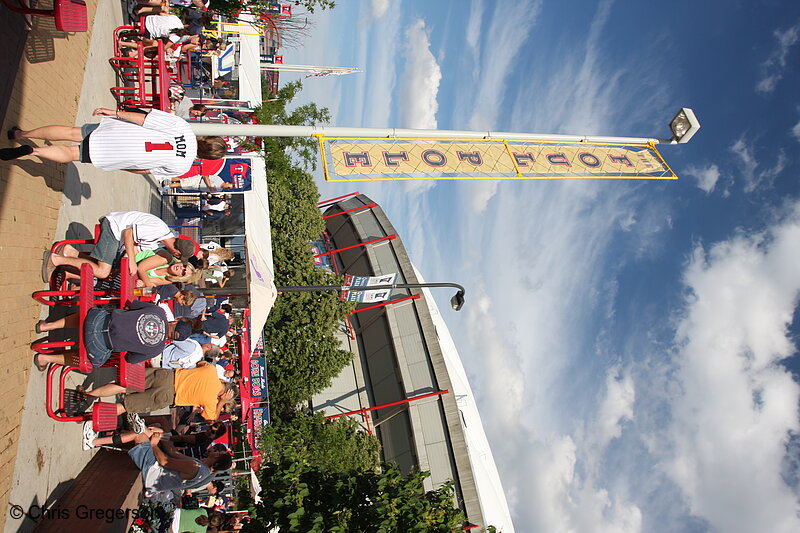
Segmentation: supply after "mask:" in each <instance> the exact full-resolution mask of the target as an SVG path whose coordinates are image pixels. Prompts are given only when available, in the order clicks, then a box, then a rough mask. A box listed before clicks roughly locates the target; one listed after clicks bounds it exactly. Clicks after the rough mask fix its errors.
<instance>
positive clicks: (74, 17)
mask: <svg viewBox="0 0 800 533" xmlns="http://www.w3.org/2000/svg"><path fill="white" fill-rule="evenodd" d="M2 1H3V3H4V4H5V6H6V7H7V8H8V9H10V10H11V11H15V12H17V13H22V14H23V15H33V16H36V17H53V19H54V20H55V24H56V29H57V30H59V31H66V32H83V31H86V30H88V29H89V22H88V20H87V15H86V2H84V1H83V0H53V9H33V8H31V7H30V6H29V5H26V4H25V3H24V2H23V1H22V0H17V6H16V7H15V6H12V5H11V4H9V3H8V0H2Z"/></svg>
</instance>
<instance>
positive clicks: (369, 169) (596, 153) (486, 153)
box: [320, 137, 677, 181]
mask: <svg viewBox="0 0 800 533" xmlns="http://www.w3.org/2000/svg"><path fill="white" fill-rule="evenodd" d="M320 148H321V150H322V161H323V170H324V172H325V179H326V180H328V181H379V180H415V179H504V178H506V179H563V178H584V179H586V178H607V179H612V178H617V179H619V178H630V179H677V176H676V175H675V174H674V173H673V172H672V170H671V169H670V168H669V166H667V164H666V162H665V161H664V159H663V158H662V157H661V154H659V153H658V151H657V150H656V148H655V145H627V146H626V145H616V144H604V145H601V144H588V143H552V142H541V141H539V142H536V141H515V140H510V139H508V140H502V139H493V140H480V139H476V140H469V139H459V140H436V139H385V138H384V139H347V138H327V137H320Z"/></svg>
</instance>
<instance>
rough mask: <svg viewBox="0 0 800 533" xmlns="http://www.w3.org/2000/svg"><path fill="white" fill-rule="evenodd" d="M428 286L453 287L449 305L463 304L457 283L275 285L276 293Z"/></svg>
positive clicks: (460, 305)
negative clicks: (456, 290)
mask: <svg viewBox="0 0 800 533" xmlns="http://www.w3.org/2000/svg"><path fill="white" fill-rule="evenodd" d="M429 287H453V288H455V289H458V292H457V293H455V295H453V297H452V298H450V307H452V308H453V309H454V310H455V311H460V310H461V308H462V307H463V306H464V292H466V290H465V289H464V287H462V286H461V285H459V284H458V283H393V284H391V285H363V286H359V287H346V286H342V285H293V286H288V287H276V289H278V294H280V293H282V292H317V291H337V292H339V291H375V290H382V289H424V288H429Z"/></svg>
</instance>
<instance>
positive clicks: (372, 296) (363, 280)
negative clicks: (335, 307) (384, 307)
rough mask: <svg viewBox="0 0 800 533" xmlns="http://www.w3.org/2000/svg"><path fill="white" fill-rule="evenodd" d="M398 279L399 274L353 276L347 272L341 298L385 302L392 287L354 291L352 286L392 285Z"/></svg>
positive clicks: (347, 300) (354, 300) (343, 299)
mask: <svg viewBox="0 0 800 533" xmlns="http://www.w3.org/2000/svg"><path fill="white" fill-rule="evenodd" d="M396 279H397V274H387V275H385V276H352V275H350V274H345V276H344V283H343V285H342V289H343V290H342V293H341V294H340V296H339V299H340V300H342V301H343V302H359V303H374V302H384V301H386V300H388V299H389V296H390V295H391V294H392V289H377V290H372V291H352V290H349V289H350V287H369V286H372V285H392V284H394V282H395V280H396Z"/></svg>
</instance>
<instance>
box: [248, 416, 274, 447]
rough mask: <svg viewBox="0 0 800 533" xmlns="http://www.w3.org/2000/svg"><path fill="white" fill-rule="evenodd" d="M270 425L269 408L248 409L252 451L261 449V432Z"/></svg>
mask: <svg viewBox="0 0 800 533" xmlns="http://www.w3.org/2000/svg"><path fill="white" fill-rule="evenodd" d="M269 423H270V417H269V407H253V408H252V409H250V434H251V435H253V442H252V443H251V444H252V446H253V449H254V450H260V449H261V442H260V440H261V430H262V429H263V428H265V427H267V426H268V425H269Z"/></svg>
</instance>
